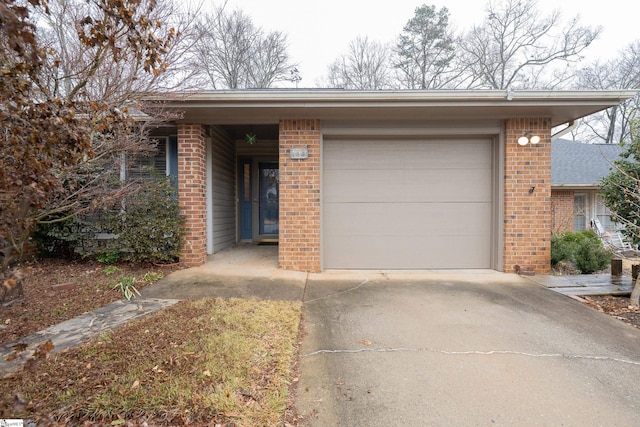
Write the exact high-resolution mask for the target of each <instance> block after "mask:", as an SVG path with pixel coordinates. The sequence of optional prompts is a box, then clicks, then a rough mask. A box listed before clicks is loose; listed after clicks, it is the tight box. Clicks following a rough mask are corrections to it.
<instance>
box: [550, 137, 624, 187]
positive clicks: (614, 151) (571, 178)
mask: <svg viewBox="0 0 640 427" xmlns="http://www.w3.org/2000/svg"><path fill="white" fill-rule="evenodd" d="M622 151H623V149H622V147H621V146H619V145H617V144H584V143H582V142H576V141H570V140H566V139H556V140H555V141H553V142H552V144H551V185H552V186H563V187H571V186H581V187H584V186H593V187H597V186H598V185H599V183H600V179H601V178H602V177H604V176H606V175H608V174H609V172H610V171H611V167H612V161H613V160H615V159H616V158H617V157H618V156H619V155H620V153H621V152H622Z"/></svg>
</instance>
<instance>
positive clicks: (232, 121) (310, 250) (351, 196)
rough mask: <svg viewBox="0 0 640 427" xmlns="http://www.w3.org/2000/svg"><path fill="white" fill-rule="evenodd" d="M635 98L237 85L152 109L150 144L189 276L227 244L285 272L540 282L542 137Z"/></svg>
mask: <svg viewBox="0 0 640 427" xmlns="http://www.w3.org/2000/svg"><path fill="white" fill-rule="evenodd" d="M634 94H635V92H634V91H628V90H616V91H516V92H513V91H509V92H507V91H503V90H492V91H485V90H482V91H478V90H461V91H375V92H373V91H371V92H366V91H347V90H251V91H214V92H199V93H188V94H180V95H168V94H161V95H157V96H152V97H150V101H155V102H158V103H162V104H163V106H164V108H167V109H168V110H172V111H174V112H176V113H178V114H179V117H180V119H179V120H177V121H176V122H175V123H174V125H173V126H172V127H169V128H162V132H161V134H162V135H164V136H165V137H166V139H165V140H166V141H167V143H166V168H167V171H168V172H171V173H172V174H175V175H177V178H178V188H179V202H180V206H181V209H182V212H183V214H184V215H185V216H186V219H187V223H186V241H185V244H184V247H183V250H182V254H183V255H182V259H181V261H182V262H184V263H185V264H187V265H190V266H198V265H202V264H204V263H205V262H206V259H207V254H212V253H215V252H218V251H220V250H222V249H225V248H227V247H229V246H231V245H233V244H234V243H237V242H240V241H253V242H273V241H277V242H278V243H279V246H278V259H279V265H280V268H283V269H287V270H298V271H306V272H319V271H322V270H324V269H449V268H455V269H495V270H498V271H505V272H513V271H515V266H516V265H526V266H530V267H531V268H533V269H534V270H535V271H536V272H538V273H546V272H548V271H549V268H550V243H549V242H550V235H551V230H552V209H551V138H552V128H554V127H556V126H562V125H565V124H568V123H571V122H573V121H574V120H576V119H579V118H581V117H584V116H586V115H589V114H592V113H594V112H597V111H600V110H602V109H605V108H608V107H610V106H613V105H616V104H618V103H620V102H622V101H624V100H626V99H628V98H630V97H631V96H633V95H634ZM523 136H528V137H533V136H538V137H539V138H540V142H539V143H537V144H532V143H529V144H527V145H524V146H523V145H520V144H519V143H518V139H519V138H521V137H523ZM176 160H177V161H176Z"/></svg>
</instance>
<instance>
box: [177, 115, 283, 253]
mask: <svg viewBox="0 0 640 427" xmlns="http://www.w3.org/2000/svg"><path fill="white" fill-rule="evenodd" d="M278 133H279V127H278V124H273V125H208V126H207V125H179V126H178V167H179V176H180V179H179V182H178V184H179V188H180V192H179V198H180V205H181V209H182V212H183V213H184V215H185V216H186V218H187V223H188V224H189V223H191V224H193V225H195V224H197V223H198V222H200V218H202V219H206V222H205V221H203V222H205V224H203V225H206V226H205V227H194V226H192V227H187V236H186V241H185V247H186V249H187V250H185V251H184V252H185V255H186V256H187V257H189V256H192V255H196V254H202V255H200V256H199V258H200V257H203V259H202V260H200V259H198V260H195V259H194V260H187V263H189V264H192V265H201V264H202V263H204V261H205V260H206V256H207V255H210V254H214V253H218V252H220V251H222V250H224V249H226V248H228V247H230V246H232V245H234V244H235V243H238V242H245V243H270V244H273V243H277V242H278V237H279V219H280V216H279V154H278ZM200 141H201V142H200ZM199 142H200V143H199ZM198 158H199V159H201V160H200V161H198ZM200 162H201V163H200ZM198 164H200V165H201V166H200V167H198ZM203 196H204V197H203ZM202 202H204V203H202Z"/></svg>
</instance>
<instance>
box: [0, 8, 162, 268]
mask: <svg viewBox="0 0 640 427" xmlns="http://www.w3.org/2000/svg"><path fill="white" fill-rule="evenodd" d="M62 3H63V2H61V3H60V4H62ZM82 3H83V4H84V5H85V6H86V9H82V10H83V12H84V13H82V14H81V15H79V16H77V17H76V18H78V20H76V21H75V23H74V25H73V26H71V28H73V31H71V32H68V33H67V34H68V35H73V37H74V38H75V39H74V40H77V41H78V44H77V46H78V48H79V49H81V51H82V55H81V56H80V57H78V58H82V59H83V62H82V64H81V65H80V71H83V72H84V74H82V75H80V74H76V73H71V74H72V75H66V74H65V73H66V71H65V72H64V73H63V72H62V71H61V70H62V68H61V67H62V65H63V62H64V61H65V59H64V58H65V55H62V54H61V52H62V49H58V47H60V46H62V45H64V46H68V45H67V44H65V43H63V42H60V43H46V42H45V41H44V40H50V39H46V38H43V37H40V38H39V36H38V29H37V27H36V23H38V24H41V23H42V22H43V21H44V18H43V16H51V13H52V12H51V10H50V9H49V8H48V6H47V2H46V1H44V0H30V1H28V2H22V1H17V0H0V67H1V69H0V75H1V78H0V130H1V133H0V200H1V203H2V209H0V254H1V255H2V258H3V259H2V270H1V271H0V277H2V276H5V277H6V276H8V275H10V271H9V270H10V266H11V264H12V262H13V261H15V259H16V258H17V257H18V256H20V254H21V252H22V248H23V244H24V243H25V242H26V241H27V239H28V237H29V235H30V234H31V231H32V230H33V227H34V226H35V225H36V224H38V223H39V222H45V221H54V220H55V221H64V220H65V219H67V218H70V217H73V216H75V215H78V214H79V213H81V212H83V211H86V210H88V209H91V208H93V207H95V206H96V205H97V204H99V203H102V202H104V201H105V200H106V201H108V200H109V199H113V198H117V197H118V196H119V195H121V194H122V193H123V192H124V191H125V190H126V186H124V187H123V186H115V187H109V186H108V185H106V183H108V182H109V180H108V179H105V175H104V174H107V175H108V174H113V173H114V169H113V168H111V167H110V166H112V164H111V163H109V162H110V161H117V159H118V158H119V154H118V153H119V152H122V148H123V147H125V146H136V145H138V146H139V145H144V144H140V141H141V138H140V135H141V133H142V134H144V132H143V131H142V132H141V127H140V126H138V125H137V124H135V123H134V121H133V120H132V119H131V117H130V116H129V115H128V114H127V110H126V108H125V107H123V106H122V104H121V101H122V97H118V99H117V102H110V101H111V100H109V99H96V98H94V97H93V96H92V91H91V90H90V88H91V82H92V81H94V80H93V79H94V78H95V77H96V76H98V75H99V73H98V70H100V69H102V66H103V65H104V64H107V63H118V64H123V63H128V64H130V63H131V61H133V62H135V63H136V64H139V71H140V72H142V73H148V74H150V75H158V74H160V73H162V72H164V71H165V69H166V63H165V62H164V60H163V59H164V57H165V55H166V53H167V51H168V49H169V48H170V47H171V43H172V40H173V38H174V37H175V31H174V30H170V29H169V30H167V31H166V32H165V31H164V27H163V24H162V23H161V22H160V21H159V20H156V19H153V16H154V13H155V12H154V11H155V7H156V2H155V1H153V0H150V1H147V0H114V1H107V0H86V1H84V2H82ZM34 16H35V17H34ZM38 16H39V17H40V18H38ZM63 27H64V26H63ZM63 27H59V28H63ZM64 28H65V31H66V30H68V28H66V27H64ZM66 65H67V66H69V67H71V64H66ZM69 67H67V68H65V70H71V68H69ZM76 71H78V70H76ZM103 81H104V82H105V83H108V81H109V78H108V77H106V78H105V80H103ZM61 85H63V86H64V90H62V88H61ZM116 170H117V169H116ZM98 171H103V172H101V173H97V172H98Z"/></svg>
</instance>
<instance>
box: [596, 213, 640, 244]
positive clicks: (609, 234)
mask: <svg viewBox="0 0 640 427" xmlns="http://www.w3.org/2000/svg"><path fill="white" fill-rule="evenodd" d="M591 228H592V229H593V230H594V231H595V232H596V234H597V235H598V237H600V240H601V241H602V243H603V244H604V245H605V247H608V248H611V249H612V250H613V251H615V252H625V251H636V250H637V247H635V246H633V245H632V244H631V243H630V242H629V241H628V240H627V239H626V237H625V236H624V234H622V233H621V232H619V231H606V230H605V229H604V227H603V226H602V224H601V223H600V220H599V219H598V218H594V219H593V220H591Z"/></svg>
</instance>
